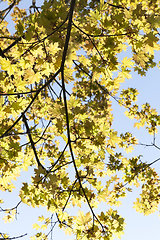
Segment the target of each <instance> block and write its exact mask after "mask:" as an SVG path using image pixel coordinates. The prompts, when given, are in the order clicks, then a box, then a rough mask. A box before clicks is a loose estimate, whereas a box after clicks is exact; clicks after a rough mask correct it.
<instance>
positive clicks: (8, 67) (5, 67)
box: [0, 58, 17, 75]
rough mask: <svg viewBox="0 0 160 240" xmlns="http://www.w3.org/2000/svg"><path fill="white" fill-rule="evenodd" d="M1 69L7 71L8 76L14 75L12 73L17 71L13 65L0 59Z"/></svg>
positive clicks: (6, 60)
mask: <svg viewBox="0 0 160 240" xmlns="http://www.w3.org/2000/svg"><path fill="white" fill-rule="evenodd" d="M0 64H1V69H2V70H4V71H7V73H8V75H12V74H14V71H16V70H17V68H16V65H15V64H11V62H10V61H9V60H8V59H5V58H0Z"/></svg>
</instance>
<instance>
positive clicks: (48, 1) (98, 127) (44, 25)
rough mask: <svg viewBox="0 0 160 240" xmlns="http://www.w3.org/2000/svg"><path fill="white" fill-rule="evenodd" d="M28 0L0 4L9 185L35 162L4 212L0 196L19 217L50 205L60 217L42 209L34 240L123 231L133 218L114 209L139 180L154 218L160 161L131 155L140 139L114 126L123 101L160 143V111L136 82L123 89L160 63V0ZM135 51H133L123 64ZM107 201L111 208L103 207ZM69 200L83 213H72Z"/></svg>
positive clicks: (1, 120)
mask: <svg viewBox="0 0 160 240" xmlns="http://www.w3.org/2000/svg"><path fill="white" fill-rule="evenodd" d="M21 1H22V0H6V2H8V7H7V8H5V9H4V10H1V11H0V20H1V23H0V39H1V41H0V66H1V71H0V111H1V116H0V141H1V144H0V176H1V178H0V190H1V191H9V192H12V190H13V189H14V188H15V184H14V181H16V180H17V181H18V177H19V176H20V175H22V174H23V172H24V171H28V170H29V169H30V168H34V174H33V176H32V178H31V181H28V182H23V183H22V184H21V185H22V186H21V189H20V193H19V197H20V202H19V203H18V204H17V206H15V207H13V208H8V209H4V208H3V200H2V199H1V200H0V202H1V204H2V207H1V211H3V212H6V216H5V218H4V220H5V222H7V221H11V220H14V218H15V216H16V214H17V211H18V206H19V205H20V204H27V205H29V206H31V207H37V206H38V207H39V206H46V208H47V209H48V211H50V212H51V218H45V216H39V218H38V221H39V222H41V223H42V225H41V224H40V223H35V224H34V225H33V227H34V228H35V229H36V230H38V233H36V234H35V236H33V237H31V239H32V240H35V239H37V240H40V239H49V236H50V233H51V232H52V230H53V229H54V227H55V225H59V227H60V228H62V229H63V230H64V231H65V233H66V234H74V236H75V239H77V240H78V239H83V240H87V239H97V240H98V239H99V240H110V239H112V238H113V237H115V236H117V237H120V236H121V235H122V234H123V230H124V225H125V223H124V218H123V217H121V216H120V215H119V214H118V212H117V210H114V206H119V204H120V201H121V198H123V197H125V196H126V194H127V192H131V191H132V186H133V185H136V186H137V187H139V186H140V187H141V188H142V193H141V195H140V197H139V198H138V199H137V200H136V202H135V209H136V210H137V211H139V212H142V213H144V214H145V215H148V214H150V213H153V212H155V211H156V210H157V209H158V205H159V202H160V197H159V193H160V184H159V180H160V178H159V176H158V174H157V172H156V170H155V169H154V168H152V164H153V163H155V161H154V162H152V163H147V162H143V161H142V160H141V156H135V157H132V158H129V157H128V158H127V157H126V155H124V154H123V152H124V151H126V153H129V152H132V150H133V147H134V146H135V145H136V144H138V140H137V139H136V138H135V137H134V136H133V135H132V133H130V132H129V131H128V132H126V133H121V134H118V132H117V130H116V129H113V127H112V123H113V118H114V116H113V114H112V102H113V101H116V102H117V104H119V105H120V106H122V107H123V108H125V109H126V111H125V114H126V116H127V117H129V118H131V119H135V121H136V122H135V127H137V128H138V129H139V128H140V127H145V128H146V129H147V130H148V132H149V133H150V134H152V135H153V144H152V145H153V146H154V147H156V148H158V146H157V145H156V142H155V134H156V133H157V127H158V126H159V125H160V116H159V115H158V113H157V111H156V110H155V109H153V108H152V107H151V106H150V104H149V103H145V104H143V105H142V106H141V107H140V106H138V104H137V96H138V91H137V89H134V88H127V89H124V90H121V91H120V87H121V84H122V83H123V82H124V81H125V79H130V78H131V77H132V76H131V69H133V70H134V71H136V72H137V73H138V74H140V75H141V76H145V75H146V73H147V71H148V70H149V69H150V68H153V67H155V66H157V65H158V64H157V63H156V62H155V59H154V53H155V50H157V51H158V50H159V49H160V45H159V42H158V41H159V36H160V33H159V32H158V30H159V27H160V5H159V1H158V0H145V1H144V0H140V1H137V0H134V1H133V0H122V1H118V0H107V1H104V0H100V1H97V0H91V1H87V0H76V1H75V0H71V1H64V0H45V1H44V2H43V4H42V6H38V2H37V3H36V2H35V1H34V0H33V1H32V5H31V6H30V7H29V11H27V10H26V9H21V8H20V7H19V3H20V2H21ZM1 2H2V1H1ZM10 13H11V17H12V20H13V22H14V24H15V32H14V33H13V34H11V33H10V32H9V30H8V27H7V22H6V17H7V15H8V14H10ZM127 48H130V49H131V51H132V57H131V58H128V57H127V56H125V57H124V58H123V60H122V61H119V58H118V54H120V53H122V52H124V51H126V49H127ZM71 88H72V90H71ZM121 149H122V151H121ZM157 161H158V160H157ZM101 202H106V203H107V204H108V205H109V208H108V207H106V209H107V211H103V212H99V213H97V210H96V212H95V208H98V206H99V205H100V204H101ZM83 204H85V206H87V208H88V210H87V211H82V209H81V205H82V206H83ZM70 207H72V208H74V209H81V210H78V211H77V214H70V212H69V211H68V209H69V208H70ZM75 212H76V211H75ZM53 216H54V217H55V219H56V220H55V222H54V223H53V222H52V219H53ZM50 226H52V227H51V231H48V232H47V229H49V228H50ZM43 230H45V231H43ZM20 237H23V236H20ZM1 238H2V239H12V237H10V238H9V237H8V235H7V234H4V233H1Z"/></svg>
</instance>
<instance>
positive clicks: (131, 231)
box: [0, 0, 160, 240]
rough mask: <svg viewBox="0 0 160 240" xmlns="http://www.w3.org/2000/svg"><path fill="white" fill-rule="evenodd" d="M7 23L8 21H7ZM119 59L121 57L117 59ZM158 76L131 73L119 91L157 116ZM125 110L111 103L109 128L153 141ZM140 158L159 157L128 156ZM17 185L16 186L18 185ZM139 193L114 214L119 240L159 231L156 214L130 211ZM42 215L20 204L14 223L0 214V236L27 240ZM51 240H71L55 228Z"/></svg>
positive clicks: (9, 202)
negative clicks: (121, 221)
mask: <svg viewBox="0 0 160 240" xmlns="http://www.w3.org/2000/svg"><path fill="white" fill-rule="evenodd" d="M31 2H32V1H25V0H23V1H22V4H21V7H22V8H26V7H27V8H28V6H29V5H30V3H31ZM42 2H43V1H42V0H39V1H38V0H37V5H39V6H40V5H41V3H42ZM4 5H5V4H2V3H0V10H2V9H3V6H4ZM8 21H9V22H11V21H10V19H9V18H8ZM9 28H10V31H11V32H12V31H14V27H13V24H11V23H9ZM123 55H124V56H125V55H127V56H128V57H130V52H129V51H127V52H126V53H125V52H124V53H123ZM121 57H122V56H121ZM156 59H157V61H159V53H156ZM159 75H160V70H159V69H158V68H154V69H151V70H149V71H148V73H147V76H145V77H141V76H140V75H137V74H136V73H134V72H133V73H132V79H130V80H126V82H125V83H124V84H122V86H121V88H127V87H133V88H134V87H135V88H137V89H138V91H139V93H140V94H139V96H138V103H139V104H143V103H146V102H149V103H150V104H151V106H152V107H153V108H156V109H157V111H158V112H159V113H160V104H159V102H160V90H159V89H160V83H159V81H160V80H159ZM124 111H125V109H124V108H123V107H119V106H118V104H117V102H115V101H114V100H113V114H114V123H113V128H114V129H117V131H118V132H119V133H121V132H126V131H130V132H132V133H133V135H135V136H136V137H137V138H138V140H139V142H141V143H146V144H150V143H151V142H152V141H153V137H152V136H151V135H149V133H148V132H147V131H146V130H145V129H143V128H140V129H139V130H138V129H136V128H134V127H133V123H134V121H133V120H131V119H127V118H126V117H125V115H124ZM156 142H157V145H158V144H159V145H160V134H158V135H157V136H156ZM136 155H143V157H142V160H143V161H147V162H148V163H149V162H152V161H153V160H155V159H157V158H158V157H159V156H160V152H159V150H157V149H154V148H153V147H147V148H145V147H144V146H136V147H135V150H134V151H133V152H132V153H130V154H128V155H127V157H129V156H136ZM155 168H156V169H158V172H159V174H160V162H157V163H156V164H155ZM31 174H32V169H30V170H29V172H24V173H23V174H22V176H21V177H20V178H19V180H21V181H23V182H25V181H28V179H29V178H30V175H31ZM21 181H20V182H21ZM16 186H17V189H15V190H13V193H12V195H11V194H9V193H4V192H2V193H1V194H0V195H1V196H0V198H1V197H2V198H3V197H4V200H5V204H4V205H3V208H6V207H13V206H15V205H16V204H17V202H18V201H19V198H18V191H19V188H20V184H19V183H18V182H17V185H16ZM140 192H141V190H140V189H137V188H134V190H133V192H132V193H129V194H128V196H127V198H125V199H123V201H122V202H123V204H122V206H120V207H119V208H118V212H119V213H120V214H121V215H122V216H123V217H124V218H125V221H126V223H127V225H126V230H125V235H123V236H122V240H135V239H136V240H141V239H145V240H150V239H153V240H159V238H160V237H159V229H160V218H159V216H158V215H159V212H156V213H154V214H152V215H149V216H147V217H144V216H143V215H142V214H140V213H137V212H136V210H135V209H133V202H134V201H135V200H136V198H137V197H138V194H139V193H140ZM105 209H108V205H107V204H105V203H103V204H102V206H101V210H104V211H105ZM39 215H44V216H46V217H47V216H49V215H50V214H49V213H48V212H47V211H46V210H45V208H35V209H33V208H30V207H28V206H25V205H24V204H22V205H20V206H19V208H18V215H17V220H16V221H14V222H11V223H7V224H4V222H3V221H2V216H3V213H1V218H0V232H8V233H9V234H10V236H11V237H13V236H18V235H21V234H24V233H27V232H28V233H29V235H28V236H26V237H24V238H23V239H26V240H27V239H29V236H31V235H33V234H34V233H35V230H32V224H33V223H35V222H37V216H39ZM53 234H54V236H53V239H58V238H62V237H63V238H64V239H66V240H68V239H72V237H70V236H66V235H64V233H63V231H60V230H58V228H55V230H54V232H53Z"/></svg>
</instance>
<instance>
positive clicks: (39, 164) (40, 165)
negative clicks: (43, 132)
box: [23, 114, 45, 169]
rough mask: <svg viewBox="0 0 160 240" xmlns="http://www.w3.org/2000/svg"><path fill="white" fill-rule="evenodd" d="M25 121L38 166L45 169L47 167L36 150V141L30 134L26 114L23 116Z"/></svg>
mask: <svg viewBox="0 0 160 240" xmlns="http://www.w3.org/2000/svg"><path fill="white" fill-rule="evenodd" d="M23 122H24V124H25V127H26V130H27V133H28V137H29V140H30V143H31V147H32V149H33V152H34V156H35V158H36V161H37V164H38V167H42V168H43V169H45V167H44V166H43V165H42V164H41V162H40V161H39V158H38V155H37V151H36V148H35V143H34V142H33V139H32V135H31V134H30V128H29V125H28V122H27V118H26V116H25V114H24V116H23Z"/></svg>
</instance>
